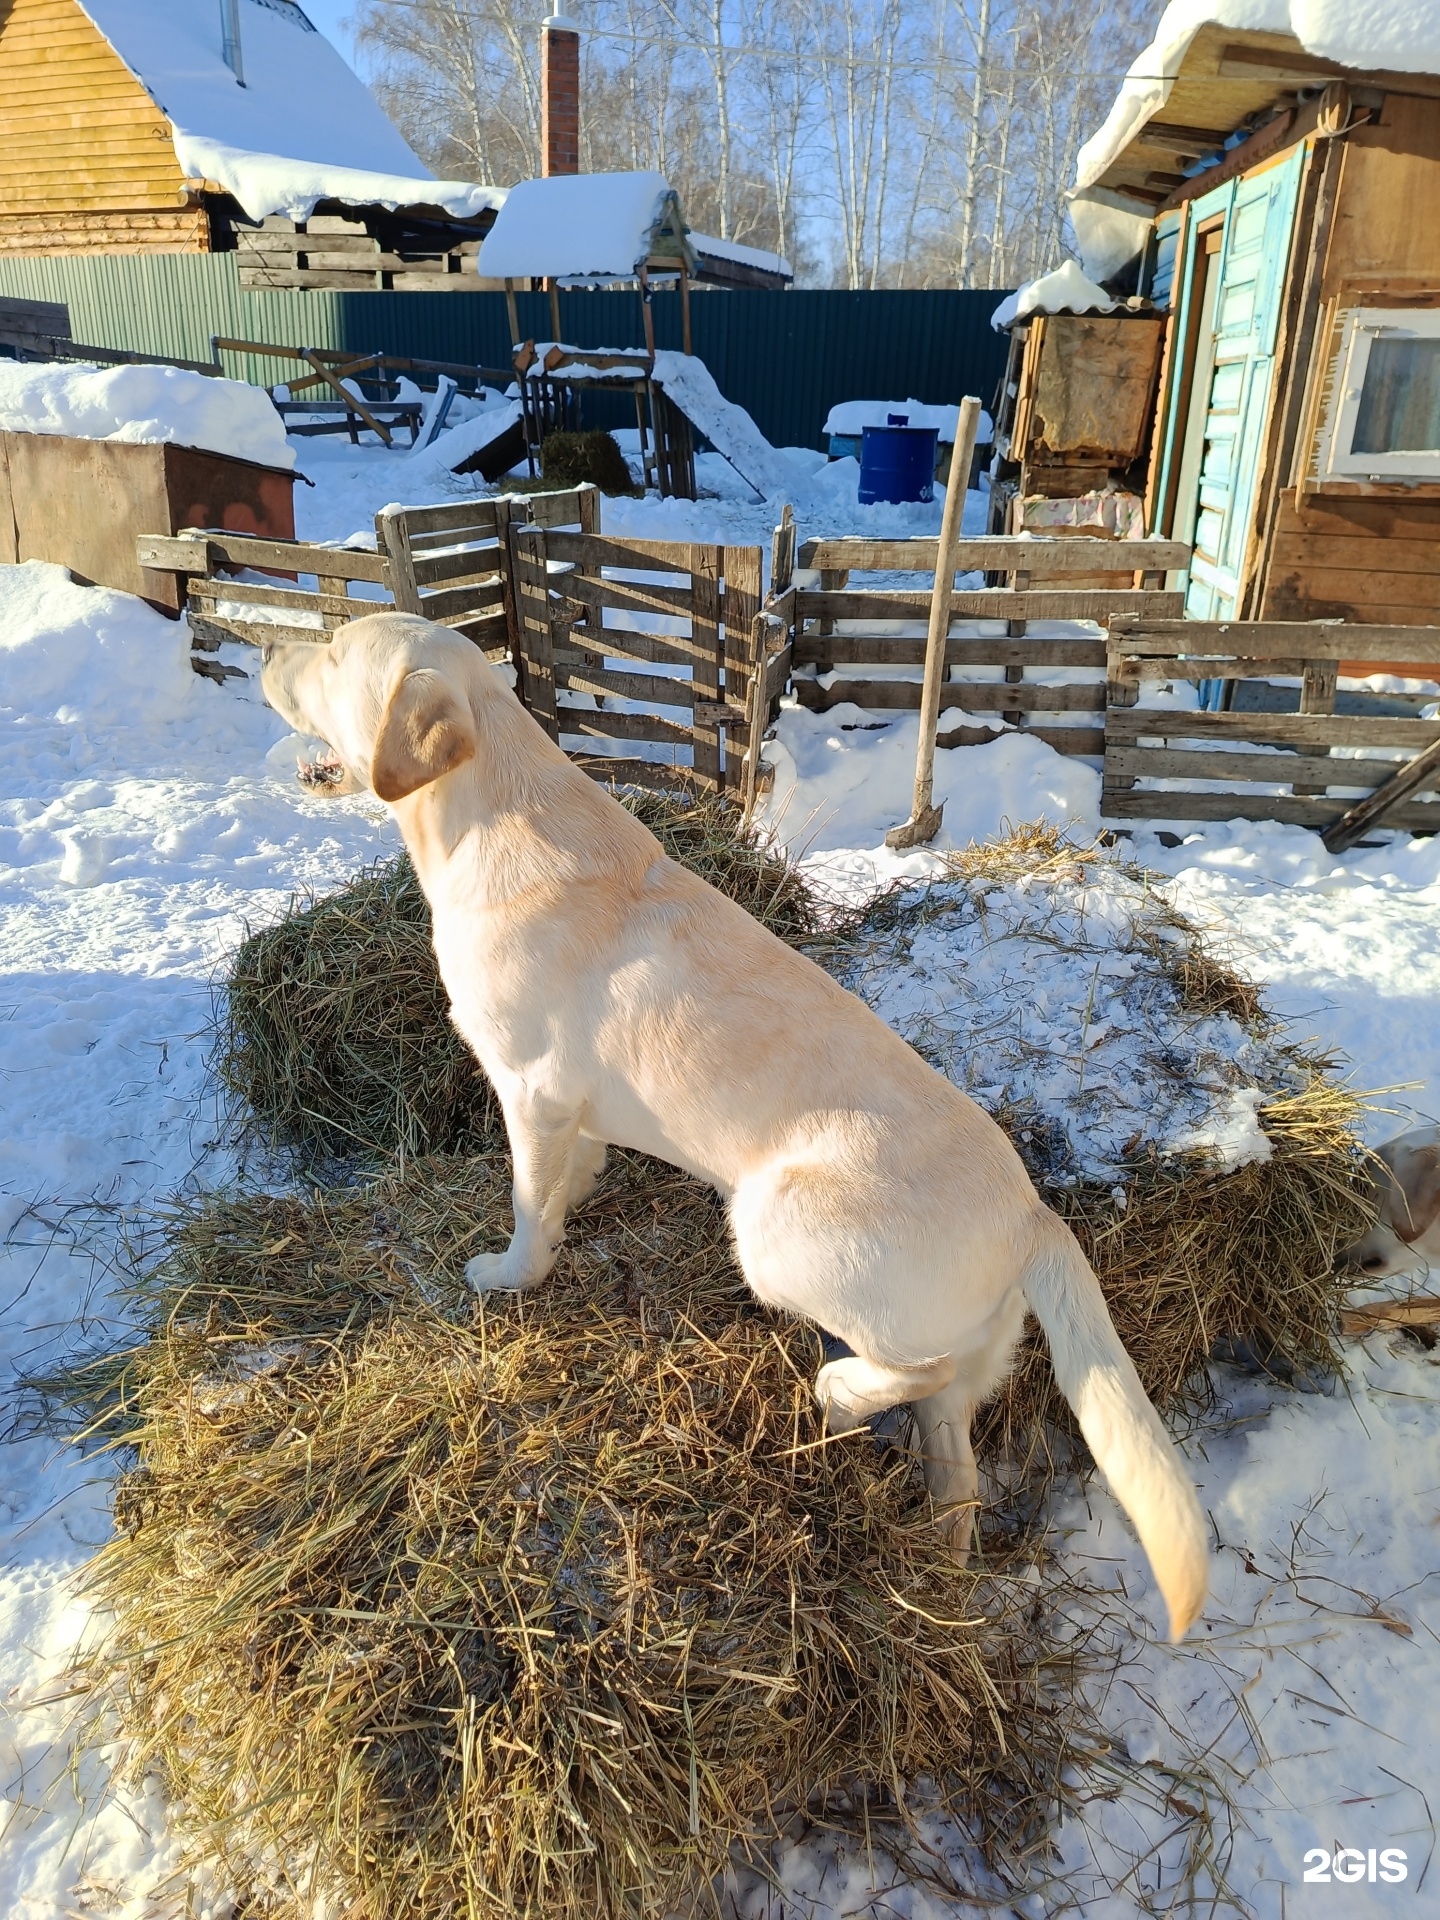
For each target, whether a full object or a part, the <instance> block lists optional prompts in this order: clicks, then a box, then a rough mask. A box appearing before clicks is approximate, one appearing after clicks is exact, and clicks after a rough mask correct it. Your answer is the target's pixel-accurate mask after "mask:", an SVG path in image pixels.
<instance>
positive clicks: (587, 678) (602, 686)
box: [555, 663, 697, 708]
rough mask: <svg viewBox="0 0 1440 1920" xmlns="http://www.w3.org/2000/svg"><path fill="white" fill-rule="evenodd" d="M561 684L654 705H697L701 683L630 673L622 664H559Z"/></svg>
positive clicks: (665, 676) (578, 690)
mask: <svg viewBox="0 0 1440 1920" xmlns="http://www.w3.org/2000/svg"><path fill="white" fill-rule="evenodd" d="M555 672H556V677H557V679H558V680H559V682H560V684H561V685H562V686H565V687H569V688H570V690H571V691H572V692H574V693H594V694H600V695H602V696H603V695H605V694H613V695H614V696H615V697H616V698H617V699H620V700H636V701H641V702H643V703H644V704H645V705H646V706H651V707H686V708H690V707H693V706H694V704H695V698H696V692H697V687H696V684H695V683H694V682H692V681H689V680H672V679H671V678H670V677H669V675H668V674H660V673H627V672H625V670H624V669H623V668H622V667H588V666H569V665H561V664H559V663H557V665H556V669H555Z"/></svg>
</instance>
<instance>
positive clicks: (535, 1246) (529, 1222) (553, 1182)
mask: <svg viewBox="0 0 1440 1920" xmlns="http://www.w3.org/2000/svg"><path fill="white" fill-rule="evenodd" d="M505 1130H506V1132H507V1133H508V1134H509V1136H510V1156H511V1159H512V1161H513V1163H514V1168H515V1182H514V1186H513V1188H512V1190H511V1191H512V1195H513V1199H514V1205H515V1231H514V1233H513V1234H512V1235H511V1238H510V1244H509V1246H508V1247H507V1248H506V1249H505V1251H504V1253H477V1254H476V1256H475V1258H474V1259H473V1260H471V1261H469V1262H468V1263H467V1264H466V1268H465V1278H466V1279H467V1280H468V1281H469V1282H470V1285H471V1286H472V1287H473V1288H474V1289H475V1291H476V1292H477V1293H493V1292H496V1291H497V1290H499V1289H501V1288H505V1289H508V1290H510V1291H512V1292H516V1293H524V1292H525V1291H526V1290H527V1289H528V1288H530V1287H534V1286H538V1285H539V1283H540V1281H542V1280H543V1279H544V1278H545V1276H546V1274H547V1273H549V1271H550V1269H551V1268H552V1267H553V1266H554V1264H555V1256H556V1254H557V1253H558V1252H559V1251H560V1242H561V1239H562V1238H563V1236H564V1232H565V1208H566V1206H567V1204H568V1202H569V1198H570V1192H571V1188H572V1185H573V1183H574V1177H575V1167H574V1162H575V1147H576V1142H577V1141H578V1139H579V1135H580V1119H579V1115H578V1114H563V1115H562V1114H559V1113H557V1112H556V1110H555V1109H554V1108H553V1107H548V1108H547V1106H546V1105H545V1104H544V1103H542V1102H540V1101H537V1100H525V1101H517V1102H506V1103H505Z"/></svg>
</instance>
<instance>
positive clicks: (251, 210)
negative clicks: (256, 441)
mask: <svg viewBox="0 0 1440 1920" xmlns="http://www.w3.org/2000/svg"><path fill="white" fill-rule="evenodd" d="M227 19H228V20H229V22H230V24H231V26H232V27H233V28H234V29H235V31H234V32H233V33H231V32H230V31H228V30H227V27H226V24H225V23H226V21H227ZM0 90H3V95H4V100H5V120H4V127H5V138H4V140H3V141H0V256H3V255H5V254H11V255H14V254H21V255H35V254H41V255H55V254H60V255H65V254H77V253H80V254H85V253H211V252H227V251H232V250H234V251H238V252H240V253H241V256H242V259H241V284H242V286H253V287H271V286H280V287H295V286H318V287H331V288H335V287H351V288H354V289H356V290H373V289H392V288H402V287H407V286H422V287H425V288H427V289H429V288H437V289H439V290H449V289H453V288H457V287H459V286H461V285H463V286H464V287H465V288H466V289H467V290H470V289H473V288H474V287H475V286H476V284H477V283H476V276H475V255H476V254H477V252H478V251H479V246H480V241H481V239H482V238H483V236H484V234H485V233H486V231H487V230H488V228H489V226H490V224H491V222H492V221H493V219H494V217H495V210H496V208H497V207H499V206H500V204H501V203H502V202H503V200H504V194H503V192H501V191H499V190H497V189H494V188H490V187H482V186H476V185H473V184H471V183H468V182H464V181H439V180H433V179H431V178H430V177H429V175H428V174H427V171H426V169H425V167H424V166H423V165H422V164H421V162H420V160H419V159H418V158H417V156H416V155H415V154H414V153H413V152H412V151H411V149H410V148H409V147H408V146H407V145H406V143H405V141H404V140H403V139H402V138H401V136H400V134H399V133H398V132H397V131H396V129H395V128H394V127H393V126H392V125H391V123H390V122H389V120H388V119H387V118H386V117H385V115H384V113H383V112H382V111H381V109H380V106H379V103H378V102H377V101H376V100H375V98H374V96H373V95H372V94H371V93H370V91H369V89H368V88H367V87H365V86H364V84H363V83H362V82H361V81H360V80H359V79H358V78H357V77H356V75H355V74H354V72H353V71H352V70H351V68H350V67H349V66H348V65H347V64H346V62H345V61H344V60H342V59H341V57H340V55H339V54H338V53H337V52H336V51H335V49H334V48H333V47H332V46H331V45H330V43H329V42H328V41H327V40H326V39H325V37H324V35H323V34H321V33H319V32H318V31H317V30H316V28H315V27H314V25H313V23H312V22H311V21H310V19H309V18H308V16H307V15H306V14H305V12H304V10H303V9H302V8H301V7H300V6H299V5H297V4H296V0H229V4H228V5H221V4H220V0H0ZM317 243H318V244H317Z"/></svg>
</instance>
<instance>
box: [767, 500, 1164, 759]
mask: <svg viewBox="0 0 1440 1920" xmlns="http://www.w3.org/2000/svg"><path fill="white" fill-rule="evenodd" d="M936 552H937V542H936V541H934V540H857V539H847V540H823V539H820V540H814V539H812V540H807V541H805V542H804V544H803V546H802V547H801V549H800V554H799V565H800V566H801V567H802V568H806V569H809V570H811V571H818V573H819V576H820V581H819V586H818V587H801V588H800V589H799V591H798V592H797V594H796V599H795V622H794V625H795V632H794V664H795V666H796V667H797V668H801V669H807V668H808V669H810V673H809V674H808V675H805V676H803V677H801V676H797V678H796V681H795V692H796V695H797V697H798V699H799V701H800V704H801V705H802V706H804V707H809V708H810V709H812V710H813V711H815V712H821V713H823V712H824V711H825V710H826V709H827V708H829V707H833V706H837V705H839V704H840V703H841V702H850V703H852V704H854V705H855V706H858V707H876V708H895V707H904V708H918V707H919V705H920V696H921V687H922V681H921V679H920V677H919V675H920V669H921V668H922V667H923V665H924V661H925V631H926V618H927V615H928V613H929V608H930V600H931V594H932V591H933V580H934V573H935V565H936ZM1112 555H1113V556H1114V561H1115V563H1117V564H1113V565H1112V564H1111V561H1112ZM1189 564H1190V549H1189V548H1188V547H1187V546H1185V545H1184V544H1183V543H1182V542H1179V541H1173V540H1126V541H1123V542H1102V541H1099V540H1094V539H1078V538H1077V539H1052V540H1047V539H1031V538H1027V537H1024V536H1018V535H996V536H993V537H990V538H988V539H971V540H962V541H961V542H960V545H959V561H958V565H957V569H956V571H957V573H960V574H964V573H967V572H974V571H983V572H986V573H988V574H997V575H1001V576H1003V577H1004V578H1005V580H1006V581H1007V583H1008V584H1007V585H1005V586H1003V587H1002V586H989V587H981V588H973V589H961V590H955V589H953V588H952V591H951V597H950V620H951V627H952V637H951V638H950V639H949V641H948V643H947V646H946V653H945V659H946V667H947V680H946V684H945V685H944V686H943V687H942V688H941V690H940V706H941V709H942V711H943V710H944V709H945V708H957V707H958V708H960V709H961V710H962V711H964V712H966V713H995V714H997V715H998V716H999V717H1000V718H1001V719H1002V720H1003V721H1004V722H1005V724H1006V725H1007V726H1011V727H1021V728H1024V729H1025V730H1026V731H1027V732H1031V733H1034V734H1036V735H1037V736H1038V737H1039V738H1040V739H1042V740H1044V741H1046V742H1047V743H1048V744H1049V745H1050V746H1052V747H1054V748H1056V749H1057V751H1059V752H1061V753H1078V754H1094V755H1099V754H1100V753H1102V752H1103V751H1104V744H1105V742H1104V729H1103V726H1102V725H1101V724H1099V716H1100V715H1102V714H1103V713H1104V710H1105V704H1106V694H1105V665H1106V652H1105V639H1104V635H1103V632H1099V631H1097V632H1096V633H1094V634H1091V635H1088V636H1087V635H1084V634H1078V635H1077V634H1065V635H1048V636H1047V635H1031V634H1029V633H1028V632H1027V628H1028V626H1029V624H1030V622H1032V621H1087V622H1091V623H1094V624H1095V625H1096V626H1097V627H1098V628H1103V627H1104V626H1105V625H1106V624H1107V623H1108V622H1109V621H1110V620H1112V619H1114V618H1115V617H1116V616H1117V615H1124V614H1131V615H1145V616H1148V617H1149V618H1151V619H1164V618H1169V617H1178V615H1179V614H1180V613H1181V611H1182V606H1183V599H1182V596H1181V595H1180V594H1179V593H1171V592H1166V591H1165V590H1164V578H1165V574H1166V572H1167V571H1168V570H1172V569H1182V568H1185V567H1188V565H1189ZM1105 572H1110V573H1111V574H1113V577H1114V580H1115V582H1116V584H1115V585H1114V586H1113V587H1110V588H1104V587H1101V588H1096V587H1092V586H1088V585H1087V586H1085V587H1073V586H1067V585H1066V584H1065V582H1066V580H1067V578H1073V577H1074V576H1076V575H1082V576H1084V578H1085V579H1086V580H1087V581H1090V580H1093V579H1094V578H1095V577H1096V575H1097V574H1100V573H1105ZM854 573H870V574H897V573H898V574H902V575H904V574H912V573H919V574H926V573H928V574H929V575H930V580H931V583H932V584H929V585H926V586H925V587H924V588H913V587H909V586H906V587H896V586H894V585H891V584H885V585H878V586H877V585H872V586H870V587H865V588H853V587H851V586H850V585H849V581H850V576H851V575H852V574H854ZM1037 582H1039V583H1041V584H1038V585H1037V584H1035V583H1037ZM1122 583H1123V584H1122ZM986 622H995V623H999V622H1003V623H1004V625H1003V630H997V629H996V628H994V627H992V629H991V630H990V631H989V632H988V633H987V632H985V631H984V623H986ZM957 623H958V624H959V626H960V629H961V630H960V631H959V632H955V631H954V628H955V626H956V625H957ZM855 668H861V669H864V668H869V669H871V672H870V674H869V675H865V674H863V673H862V674H858V675H853V676H852V673H850V672H847V671H846V670H847V669H855ZM966 668H968V669H971V670H972V671H974V672H977V673H979V674H980V675H981V676H983V677H981V678H975V679H969V678H964V679H957V678H955V677H954V676H955V672H956V669H966ZM1027 669H1029V670H1031V671H1032V673H1033V672H1034V671H1035V670H1051V669H1059V670H1060V672H1059V673H1058V674H1057V673H1055V672H1051V671H1044V672H1043V677H1042V678H1040V679H1035V678H1031V679H1030V680H1027V679H1026V677H1025V675H1026V671H1027ZM1077 670H1080V671H1082V672H1084V673H1086V674H1087V675H1088V676H1090V677H1089V678H1088V680H1087V679H1082V680H1080V681H1078V682H1077V680H1076V678H1075V673H1076V671H1077ZM912 674H913V677H912ZM1036 713H1040V714H1047V715H1053V714H1061V713H1063V714H1066V715H1067V716H1068V715H1071V714H1074V715H1077V716H1084V715H1090V714H1093V715H1095V716H1097V720H1096V723H1095V724H1092V725H1086V724H1084V721H1083V718H1082V719H1081V720H1080V721H1079V723H1078V724H1061V725H1052V726H1043V725H1041V726H1036V725H1034V724H1033V723H1032V720H1031V716H1032V715H1034V714H1036ZM996 737H997V730H996V729H993V728H990V727H983V726H982V727H974V726H960V727H956V728H952V729H951V730H949V731H948V732H944V733H941V734H940V735H939V736H938V744H939V745H941V746H946V747H951V746H977V745H980V744H982V743H983V742H985V741H987V740H992V739H995V738H996Z"/></svg>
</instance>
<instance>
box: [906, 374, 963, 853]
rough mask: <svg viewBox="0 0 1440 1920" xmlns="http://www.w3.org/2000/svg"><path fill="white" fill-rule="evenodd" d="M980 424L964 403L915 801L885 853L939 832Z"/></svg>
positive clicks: (940, 563)
mask: <svg viewBox="0 0 1440 1920" xmlns="http://www.w3.org/2000/svg"><path fill="white" fill-rule="evenodd" d="M979 424H980V402H979V401H978V400H976V399H973V398H967V399H965V400H962V401H961V402H960V424H959V427H958V429H957V431H956V434H955V447H954V450H953V452H952V453H951V456H950V484H949V486H947V487H946V489H945V512H944V514H943V515H942V517H941V521H940V541H939V546H938V548H937V550H936V554H935V585H934V587H933V588H932V590H931V594H930V630H929V633H928V635H927V636H926V641H925V686H924V690H923V692H922V693H921V696H920V740H919V745H918V746H917V748H916V753H915V798H914V800H913V801H912V802H911V806H910V818H909V819H908V820H906V821H904V822H902V824H901V825H900V826H898V827H892V828H891V829H890V831H889V833H887V834H886V836H885V844H886V846H887V847H894V848H897V849H900V848H905V847H920V846H924V845H926V844H927V842H929V841H931V840H933V839H934V838H935V836H936V834H937V833H938V832H939V831H940V816H941V815H942V813H943V812H944V808H943V807H937V806H935V805H933V804H932V797H933V794H934V789H935V730H936V726H937V724H938V722H939V719H940V686H941V682H942V681H943V680H944V678H945V646H946V642H947V641H948V640H949V637H950V597H951V595H952V594H953V593H954V591H955V563H956V559H957V557H958V549H959V545H960V533H961V528H962V526H963V524H964V520H965V483H966V481H967V480H968V479H969V477H970V462H971V461H972V460H973V459H974V457H975V431H976V428H977V427H978V426H979Z"/></svg>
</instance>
